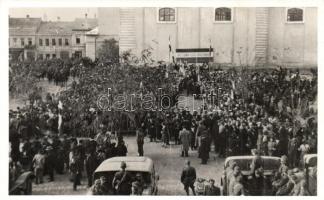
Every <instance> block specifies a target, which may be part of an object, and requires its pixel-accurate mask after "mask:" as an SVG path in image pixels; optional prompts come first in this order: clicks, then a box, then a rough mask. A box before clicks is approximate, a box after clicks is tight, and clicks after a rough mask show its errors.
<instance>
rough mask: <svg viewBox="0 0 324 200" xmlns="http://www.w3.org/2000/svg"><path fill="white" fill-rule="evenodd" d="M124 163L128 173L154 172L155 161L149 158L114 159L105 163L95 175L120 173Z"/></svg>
mask: <svg viewBox="0 0 324 200" xmlns="http://www.w3.org/2000/svg"><path fill="white" fill-rule="evenodd" d="M122 161H124V162H125V163H126V171H138V172H151V171H152V170H153V161H152V160H151V159H150V158H148V157H113V158H109V159H107V160H105V161H103V162H102V163H101V164H100V165H99V167H98V168H97V169H96V171H95V173H97V172H109V171H119V170H121V168H120V164H121V162H122Z"/></svg>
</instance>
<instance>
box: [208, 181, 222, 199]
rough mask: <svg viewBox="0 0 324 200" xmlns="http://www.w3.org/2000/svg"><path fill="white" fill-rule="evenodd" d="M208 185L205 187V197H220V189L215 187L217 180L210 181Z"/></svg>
mask: <svg viewBox="0 0 324 200" xmlns="http://www.w3.org/2000/svg"><path fill="white" fill-rule="evenodd" d="M208 183H209V184H208V185H206V187H205V195H206V196H220V189H219V187H216V186H215V180H214V179H209V181H208Z"/></svg>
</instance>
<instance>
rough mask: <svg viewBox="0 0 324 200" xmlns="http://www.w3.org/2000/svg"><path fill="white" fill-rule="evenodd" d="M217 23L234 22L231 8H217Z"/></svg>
mask: <svg viewBox="0 0 324 200" xmlns="http://www.w3.org/2000/svg"><path fill="white" fill-rule="evenodd" d="M215 21H232V9H230V8H224V7H223V8H216V9H215Z"/></svg>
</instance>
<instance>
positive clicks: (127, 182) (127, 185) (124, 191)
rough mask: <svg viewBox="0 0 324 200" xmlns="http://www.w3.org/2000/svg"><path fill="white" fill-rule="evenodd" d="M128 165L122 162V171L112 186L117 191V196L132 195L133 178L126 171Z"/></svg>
mask: <svg viewBox="0 0 324 200" xmlns="http://www.w3.org/2000/svg"><path fill="white" fill-rule="evenodd" d="M126 167H127V166H126V163H125V162H124V161H123V162H121V165H120V168H121V171H119V172H116V174H115V176H114V179H113V181H112V186H113V188H114V189H115V194H117V195H130V194H131V192H132V191H131V189H132V188H131V177H130V175H129V174H128V172H127V171H126V170H125V169H126Z"/></svg>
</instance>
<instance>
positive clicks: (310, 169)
mask: <svg viewBox="0 0 324 200" xmlns="http://www.w3.org/2000/svg"><path fill="white" fill-rule="evenodd" d="M304 162H305V169H304V171H305V175H306V184H307V189H308V191H309V193H310V195H312V196H316V195H317V154H306V155H305V156H304Z"/></svg>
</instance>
